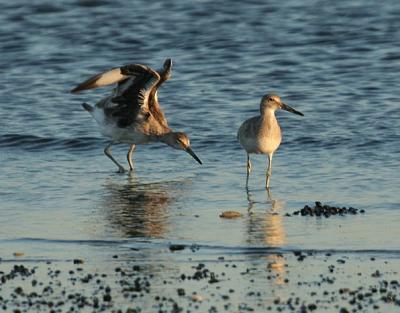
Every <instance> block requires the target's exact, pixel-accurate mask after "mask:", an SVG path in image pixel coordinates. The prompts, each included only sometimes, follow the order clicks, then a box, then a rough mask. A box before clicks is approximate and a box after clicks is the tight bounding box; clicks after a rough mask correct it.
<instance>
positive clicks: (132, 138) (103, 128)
mask: <svg viewBox="0 0 400 313" xmlns="http://www.w3.org/2000/svg"><path fill="white" fill-rule="evenodd" d="M92 115H93V117H94V119H95V120H96V122H97V123H98V125H99V130H100V133H101V134H102V135H103V136H105V137H107V138H109V139H111V140H112V141H115V142H122V143H129V144H145V143H148V142H149V141H150V138H149V136H147V135H145V134H143V133H141V132H139V131H137V130H136V129H135V128H134V127H128V128H120V127H118V126H117V124H116V123H113V122H112V121H110V120H109V119H107V118H106V117H105V115H104V113H103V110H101V109H95V110H94V111H93V113H92Z"/></svg>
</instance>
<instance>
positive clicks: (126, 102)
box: [71, 59, 202, 173]
mask: <svg viewBox="0 0 400 313" xmlns="http://www.w3.org/2000/svg"><path fill="white" fill-rule="evenodd" d="M171 68H172V60H171V59H166V60H165V62H164V67H163V69H162V70H161V71H159V72H157V71H154V70H153V69H151V68H150V67H148V66H145V65H141V64H129V65H125V66H122V67H118V68H114V69H111V70H109V71H107V72H104V73H101V74H98V75H95V76H93V77H91V78H89V79H88V80H86V81H84V82H83V83H81V84H79V85H78V86H77V87H75V88H74V89H72V90H71V92H73V93H74V92H79V91H82V90H86V89H92V88H97V87H101V86H105V85H109V84H114V83H118V84H117V86H116V88H114V89H113V91H112V93H111V95H109V96H108V97H106V98H104V99H102V100H100V101H99V102H98V103H97V104H96V105H95V107H92V106H90V105H88V104H86V103H84V104H82V106H83V107H84V109H85V110H86V111H88V112H89V113H90V114H91V115H92V116H93V117H94V119H95V120H96V121H97V123H98V124H99V126H100V132H101V133H102V134H103V135H104V136H106V137H108V138H110V139H111V142H110V144H108V145H107V146H106V148H105V149H104V153H105V154H106V156H108V157H109V158H110V159H111V160H112V161H113V162H114V163H115V164H116V165H117V166H118V171H119V172H120V173H122V172H124V171H125V169H124V167H123V166H122V165H121V164H119V163H118V162H117V161H116V160H115V159H114V157H113V156H112V155H111V145H112V144H114V143H127V144H130V148H129V151H128V155H127V159H128V163H129V167H130V169H131V170H132V169H133V166H132V153H133V151H134V150H135V147H136V145H138V144H147V143H150V142H157V141H160V142H163V143H165V144H167V145H169V146H171V147H172V148H175V149H179V150H184V151H186V152H187V153H189V154H190V155H191V156H192V157H193V158H194V159H195V160H196V161H197V162H199V163H200V164H202V163H201V161H200V159H199V158H198V157H197V156H196V154H195V153H194V152H193V150H192V149H191V147H190V141H189V138H188V136H187V135H186V134H185V133H182V132H173V131H172V130H171V128H169V127H168V122H167V120H166V118H165V116H164V113H163V112H162V110H161V108H160V105H159V103H158V98H157V90H158V88H159V87H160V86H161V84H162V83H163V82H164V81H166V80H167V79H169V78H170V77H171Z"/></svg>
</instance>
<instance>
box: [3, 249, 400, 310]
mask: <svg viewBox="0 0 400 313" xmlns="http://www.w3.org/2000/svg"><path fill="white" fill-rule="evenodd" d="M169 253H170V255H171V258H169V259H168V258H166V259H164V260H159V261H155V260H152V259H151V258H149V259H147V260H144V259H141V260H139V259H138V260H135V259H134V258H129V257H127V256H126V255H121V256H119V255H110V256H109V258H105V259H103V260H100V261H99V260H82V261H83V262H81V261H80V260H78V259H77V260H75V261H74V260H69V261H55V262H54V261H53V262H50V261H47V262H46V261H32V260H31V261H29V260H28V259H25V260H24V258H21V260H18V261H17V260H9V261H7V260H4V259H3V260H2V261H1V262H0V310H3V311H6V312H43V311H49V312H265V311H271V312H312V311H315V312H341V313H345V312H398V311H399V310H400V275H399V272H398V269H399V268H400V260H399V258H398V257H397V256H395V257H393V256H390V255H365V254H362V255H359V254H347V255H343V254H330V253H324V254H311V253H310V254H306V253H302V252H296V253H285V254H280V253H277V254H274V253H273V254H269V255H257V254H250V255H242V254H238V255H218V256H215V255H211V256H210V255H209V256H204V255H196V254H195V253H191V252H188V251H186V250H185V251H175V252H169ZM179 254H181V255H179Z"/></svg>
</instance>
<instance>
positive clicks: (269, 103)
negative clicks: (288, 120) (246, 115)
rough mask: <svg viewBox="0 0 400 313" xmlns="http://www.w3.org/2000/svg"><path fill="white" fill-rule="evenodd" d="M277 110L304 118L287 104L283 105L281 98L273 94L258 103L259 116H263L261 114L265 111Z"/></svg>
mask: <svg viewBox="0 0 400 313" xmlns="http://www.w3.org/2000/svg"><path fill="white" fill-rule="evenodd" d="M278 109H282V110H285V111H288V112H291V113H294V114H297V115H301V116H304V114H303V113H301V112H299V111H297V110H295V109H293V108H292V107H290V106H288V105H287V104H285V103H283V102H282V101H281V98H280V97H279V96H278V95H275V94H267V95H265V96H264V97H262V99H261V103H260V111H261V114H263V112H265V111H267V110H272V111H275V110H278Z"/></svg>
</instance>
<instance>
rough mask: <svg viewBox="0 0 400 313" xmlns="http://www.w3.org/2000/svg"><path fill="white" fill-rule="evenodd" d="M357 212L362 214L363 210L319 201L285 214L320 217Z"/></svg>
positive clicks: (354, 213)
mask: <svg viewBox="0 0 400 313" xmlns="http://www.w3.org/2000/svg"><path fill="white" fill-rule="evenodd" d="M358 213H361V214H364V213H365V210H363V209H361V210H359V209H356V208H353V207H349V208H346V207H335V206H330V205H327V204H324V205H323V204H322V203H321V202H319V201H316V202H315V206H314V207H310V206H308V205H305V206H304V208H302V209H301V210H298V211H294V212H293V214H289V213H288V214H286V216H292V215H301V216H320V217H326V218H328V217H330V216H332V215H348V214H349V215H356V214H358Z"/></svg>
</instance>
